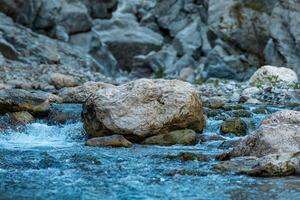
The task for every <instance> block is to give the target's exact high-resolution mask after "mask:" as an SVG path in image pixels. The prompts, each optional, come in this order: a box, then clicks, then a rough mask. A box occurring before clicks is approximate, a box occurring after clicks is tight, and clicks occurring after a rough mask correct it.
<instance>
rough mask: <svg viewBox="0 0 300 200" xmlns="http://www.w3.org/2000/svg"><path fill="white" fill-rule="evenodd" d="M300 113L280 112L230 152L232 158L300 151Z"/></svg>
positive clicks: (266, 120)
mask: <svg viewBox="0 0 300 200" xmlns="http://www.w3.org/2000/svg"><path fill="white" fill-rule="evenodd" d="M299 141H300V112H299V111H292V110H284V111H279V112H276V113H274V114H272V115H271V116H270V117H268V118H267V119H265V120H264V121H263V122H262V125H261V126H260V127H259V128H258V129H257V130H255V131H254V132H253V133H252V134H251V135H249V136H247V137H246V138H245V139H243V140H242V142H241V143H240V144H239V145H238V146H237V147H235V148H234V149H233V151H232V152H230V155H231V156H232V157H237V156H257V157H262V156H265V155H268V154H278V153H291V152H297V151H299V150H300V142H299Z"/></svg>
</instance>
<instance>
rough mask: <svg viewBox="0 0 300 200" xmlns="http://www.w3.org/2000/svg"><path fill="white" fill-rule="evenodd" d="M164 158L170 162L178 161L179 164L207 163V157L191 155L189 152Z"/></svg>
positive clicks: (197, 154)
mask: <svg viewBox="0 0 300 200" xmlns="http://www.w3.org/2000/svg"><path fill="white" fill-rule="evenodd" d="M164 158H166V159H170V160H179V161H181V162H188V161H201V162H207V161H208V157H207V156H205V155H203V154H199V153H191V152H182V153H179V154H177V155H168V156H165V157H164Z"/></svg>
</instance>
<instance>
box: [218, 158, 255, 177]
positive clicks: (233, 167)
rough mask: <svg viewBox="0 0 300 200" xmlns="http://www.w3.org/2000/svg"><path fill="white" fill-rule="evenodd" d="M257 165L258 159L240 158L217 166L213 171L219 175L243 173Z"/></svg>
mask: <svg viewBox="0 0 300 200" xmlns="http://www.w3.org/2000/svg"><path fill="white" fill-rule="evenodd" d="M257 164H258V160H257V158H256V157H240V158H235V159H232V160H229V161H223V162H220V163H218V164H215V165H214V166H213V170H215V171H217V172H219V173H241V172H242V171H246V170H250V169H252V167H253V166H255V165H257Z"/></svg>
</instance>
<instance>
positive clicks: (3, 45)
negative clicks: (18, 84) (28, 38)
mask: <svg viewBox="0 0 300 200" xmlns="http://www.w3.org/2000/svg"><path fill="white" fill-rule="evenodd" d="M0 53H1V54H2V55H3V56H4V57H6V58H8V59H12V60H16V59H18V56H19V52H18V51H17V50H16V49H15V47H14V46H13V45H12V44H10V43H9V42H7V41H6V40H5V39H4V38H2V36H1V32H0Z"/></svg>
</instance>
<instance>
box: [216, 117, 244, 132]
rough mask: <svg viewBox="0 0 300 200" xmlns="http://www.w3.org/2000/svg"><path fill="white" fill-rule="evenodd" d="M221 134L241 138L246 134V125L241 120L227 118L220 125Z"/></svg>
mask: <svg viewBox="0 0 300 200" xmlns="http://www.w3.org/2000/svg"><path fill="white" fill-rule="evenodd" d="M221 132H222V133H233V134H235V135H236V136H243V135H245V134H246V133H247V124H246V122H245V121H243V120H242V119H241V118H238V117H233V118H229V119H227V120H225V121H224V122H223V123H222V125H221Z"/></svg>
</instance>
